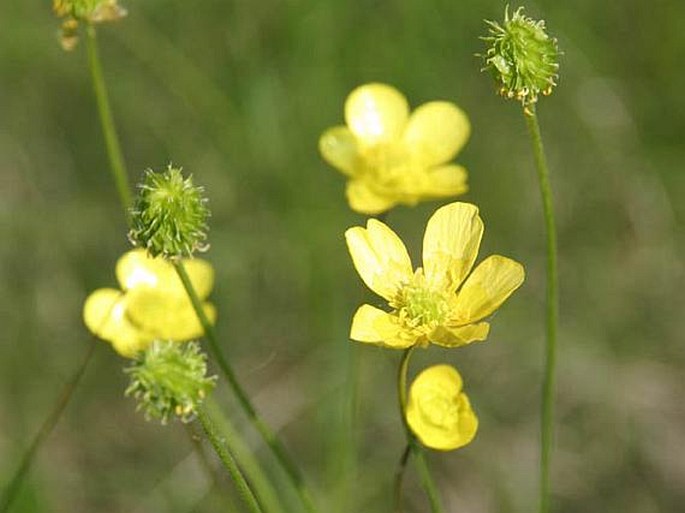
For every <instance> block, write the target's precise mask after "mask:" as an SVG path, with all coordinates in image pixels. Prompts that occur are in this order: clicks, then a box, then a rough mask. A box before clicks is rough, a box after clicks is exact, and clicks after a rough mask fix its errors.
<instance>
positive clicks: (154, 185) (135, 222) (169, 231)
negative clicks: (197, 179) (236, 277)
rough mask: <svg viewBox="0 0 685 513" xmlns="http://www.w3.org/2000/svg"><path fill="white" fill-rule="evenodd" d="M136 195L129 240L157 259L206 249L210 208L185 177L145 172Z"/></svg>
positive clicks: (178, 172) (178, 173) (177, 173)
mask: <svg viewBox="0 0 685 513" xmlns="http://www.w3.org/2000/svg"><path fill="white" fill-rule="evenodd" d="M138 188H139V194H138V197H137V198H136V200H135V203H134V206H133V209H132V210H131V215H132V218H131V231H130V232H129V239H130V241H131V243H132V244H133V245H134V246H138V247H142V248H145V249H146V250H147V252H148V253H149V254H150V255H151V256H153V257H156V256H158V255H162V256H163V257H164V258H181V257H190V256H192V254H193V253H194V252H195V251H205V250H206V249H207V248H208V245H207V243H206V239H207V230H208V229H209V228H208V226H207V218H208V217H209V209H208V208H207V199H206V198H205V197H204V189H203V188H202V187H195V186H194V185H193V179H192V176H189V177H188V178H184V177H183V174H182V173H181V170H180V169H176V168H173V167H171V166H169V167H168V168H167V170H166V171H164V172H161V173H155V172H154V171H152V170H150V169H148V170H147V171H145V177H144V178H143V182H142V183H141V184H140V185H139V186H138Z"/></svg>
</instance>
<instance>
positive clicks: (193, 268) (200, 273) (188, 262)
mask: <svg viewBox="0 0 685 513" xmlns="http://www.w3.org/2000/svg"><path fill="white" fill-rule="evenodd" d="M183 265H184V266H185V269H186V272H187V273H188V276H189V277H190V282H191V283H192V284H193V288H194V289H195V292H196V293H197V295H198V296H199V298H200V299H205V298H206V297H207V296H209V293H210V292H211V291H212V288H213V287H214V267H212V264H210V263H209V262H207V261H206V260H203V259H201V258H184V259H183ZM173 273H174V278H175V280H171V282H172V283H173V285H172V287H173V288H174V289H175V290H180V291H181V293H182V294H186V292H185V289H184V288H183V283H182V282H181V280H180V279H179V278H178V275H177V274H176V270H175V269H174V270H173ZM179 287H180V289H179Z"/></svg>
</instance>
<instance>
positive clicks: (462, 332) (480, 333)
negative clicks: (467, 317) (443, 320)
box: [428, 322, 490, 347]
mask: <svg viewBox="0 0 685 513" xmlns="http://www.w3.org/2000/svg"><path fill="white" fill-rule="evenodd" d="M489 332H490V325H489V324H488V323H487V322H480V323H478V324H467V325H466V326H459V327H449V326H438V327H437V328H436V329H435V330H433V332H432V333H431V334H430V335H429V337H428V338H429V339H430V341H431V342H433V343H434V344H437V345H439V346H443V347H459V346H464V345H466V344H470V343H471V342H479V341H482V340H485V339H486V338H488V333H489Z"/></svg>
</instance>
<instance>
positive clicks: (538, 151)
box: [524, 105, 559, 513]
mask: <svg viewBox="0 0 685 513" xmlns="http://www.w3.org/2000/svg"><path fill="white" fill-rule="evenodd" d="M524 117H525V118H526V125H527V127H528V133H529V134H530V138H531V142H532V146H533V155H534V156H535V168H536V169H537V174H538V180H539V182H540V194H541V196H542V208H543V213H544V217H545V227H546V231H547V307H546V318H547V329H546V333H547V335H546V338H547V341H546V345H545V374H544V380H543V384H542V404H541V407H542V412H541V426H540V504H539V511H540V513H547V512H549V510H550V475H549V473H550V466H551V459H552V445H553V438H554V436H553V435H554V391H555V381H556V360H557V319H558V316H559V296H558V294H559V292H558V286H557V283H558V275H557V234H556V226H555V223H554V205H553V200H552V187H551V185H550V181H549V168H548V167H547V161H546V159H545V149H544V146H543V144H542V136H541V135H540V125H539V123H538V118H537V114H536V111H535V106H534V105H533V106H532V107H528V109H527V110H525V111H524Z"/></svg>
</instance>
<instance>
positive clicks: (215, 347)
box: [173, 260, 316, 513]
mask: <svg viewBox="0 0 685 513" xmlns="http://www.w3.org/2000/svg"><path fill="white" fill-rule="evenodd" d="M173 264H174V268H175V269H176V273H177V274H178V276H179V278H180V279H181V282H182V283H183V287H184V288H185V291H186V293H187V294H188V297H189V298H190V301H191V303H192V304H193V309H194V310H195V314H196V315H197V317H198V319H199V321H200V324H202V328H203V330H204V332H205V337H206V338H207V341H208V342H209V347H210V349H211V351H212V353H213V355H214V358H215V359H216V362H217V364H218V365H219V368H220V369H221V372H222V373H223V375H224V377H225V378H226V380H227V381H228V384H229V385H230V387H231V389H232V390H233V393H234V394H235V396H236V397H237V398H238V402H239V403H240V405H241V406H242V408H243V410H244V411H245V414H246V415H247V417H248V418H249V419H250V422H252V425H253V426H254V427H255V429H256V430H257V431H258V432H259V434H260V435H261V437H262V439H263V440H264V442H265V443H266V444H267V445H268V446H269V448H270V449H271V451H272V452H273V454H274V456H275V457H276V459H277V460H278V462H279V463H280V465H281V467H282V468H283V470H285V472H286V474H287V475H288V477H289V478H290V480H291V481H292V483H293V486H294V487H295V490H296V491H297V494H298V495H299V497H300V500H301V501H302V504H303V505H304V507H305V509H306V510H307V511H308V512H309V513H315V512H316V507H315V506H314V501H313V500H312V497H311V495H310V494H309V490H308V489H307V488H306V486H305V484H304V480H303V479H302V475H301V474H300V471H299V469H298V468H297V466H296V465H295V463H294V462H293V461H292V459H291V458H290V456H289V455H288V452H287V451H286V449H285V446H284V445H283V444H282V443H281V441H280V440H279V439H278V438H277V437H276V435H275V434H274V433H273V431H271V429H270V428H269V427H268V426H267V425H266V423H265V422H264V421H263V420H262V419H261V417H260V416H259V414H258V413H257V410H256V409H255V407H254V406H253V405H252V402H251V401H250V399H249V398H248V396H247V393H246V392H245V391H244V390H243V387H242V386H241V385H240V383H239V382H238V378H237V377H236V375H235V372H233V369H232V368H231V366H230V364H229V363H228V360H227V359H226V357H225V356H224V354H223V352H222V351H221V347H220V346H219V341H218V339H217V336H216V332H215V331H214V326H212V323H211V322H209V319H208V318H207V315H206V314H205V311H204V309H203V308H202V302H201V301H200V298H199V297H198V295H197V292H196V291H195V288H194V287H193V284H192V282H191V281H190V277H189V276H188V273H187V271H186V269H185V266H184V265H183V262H182V261H181V260H174V261H173Z"/></svg>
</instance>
